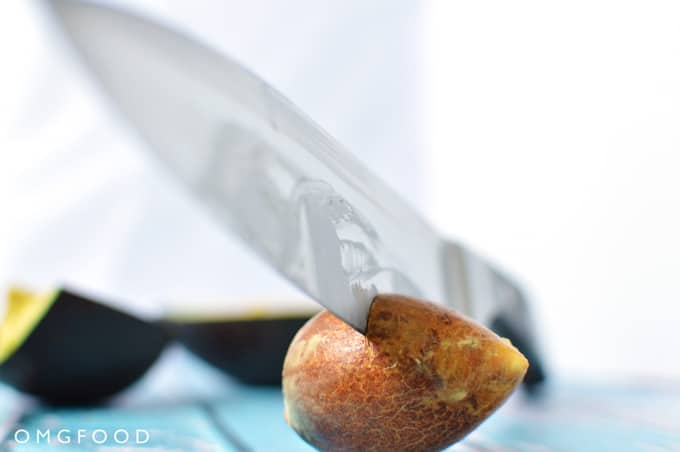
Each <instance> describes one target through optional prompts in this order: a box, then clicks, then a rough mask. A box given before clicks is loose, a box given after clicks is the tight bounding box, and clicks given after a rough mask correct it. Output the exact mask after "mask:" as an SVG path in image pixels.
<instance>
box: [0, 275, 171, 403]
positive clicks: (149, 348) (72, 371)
mask: <svg viewBox="0 0 680 452" xmlns="http://www.w3.org/2000/svg"><path fill="white" fill-rule="evenodd" d="M166 342H167V336H166V332H165V331H164V330H163V329H162V328H159V327H158V326H157V325H154V324H152V323H149V322H146V321H144V320H141V319H138V318H137V317H134V316H132V315H130V314H127V313H124V312H121V311H119V310H117V309H114V308H112V307H109V306H106V305H103V304H100V303H98V302H95V301H93V300H91V299H88V298H85V297H83V296H81V295H78V294H75V293H74V292H71V291H69V290H65V289H56V290H50V291H47V292H42V293H36V292H32V291H28V290H23V289H19V288H13V289H10V290H9V292H8V297H7V306H6V313H5V317H4V320H3V321H2V323H1V324H0V380H2V381H4V382H5V383H7V384H9V385H11V386H13V387H14V388H16V389H18V390H19V391H22V392H24V393H27V394H31V395H33V396H36V397H38V398H40V399H41V400H43V401H44V402H47V403H49V404H54V405H77V404H90V403H94V402H98V401H101V400H103V399H106V398H107V397H109V396H112V395H114V394H116V393H117V392H119V391H121V390H122V389H124V388H126V387H127V386H129V385H130V384H132V383H134V382H135V381H137V380H138V379H139V378H140V377H141V376H142V375H143V374H144V373H145V372H146V371H147V370H148V369H149V367H150V366H151V365H152V364H153V363H154V362H155V361H156V359H157V358H158V356H159V355H160V353H161V351H162V350H163V348H164V346H165V344H166Z"/></svg>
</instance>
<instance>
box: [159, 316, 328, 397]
mask: <svg viewBox="0 0 680 452" xmlns="http://www.w3.org/2000/svg"><path fill="white" fill-rule="evenodd" d="M315 313H316V312H291V313H285V314H275V313H273V312H268V311H253V312H250V313H246V314H244V315H241V316H236V317H230V316H224V315H219V314H216V315H213V316H209V317H194V318H192V317H186V316H185V317H170V318H168V319H167V320H165V322H164V324H165V327H166V328H168V330H169V331H170V333H171V334H172V336H173V337H174V338H175V339H176V340H177V341H179V342H180V343H181V344H183V345H184V346H185V347H186V348H187V349H188V350H190V351H191V352H192V353H194V354H195V355H197V356H199V357H201V358H202V359H203V360H205V361H207V362H208V363H210V364H212V365H213V366H214V367H216V368H218V369H220V370H222V371H223V372H225V373H227V374H229V375H231V376H233V377H235V378H236V379H237V380H239V381H240V382H242V383H245V384H249V385H273V386H276V385H281V367H282V366H283V359H284V357H285V356H286V351H287V349H288V345H289V344H290V341H291V340H292V339H293V337H294V336H295V333H296V332H297V331H298V330H299V329H300V328H301V327H302V325H304V324H305V323H306V322H307V321H308V320H309V319H310V318H311V317H312V316H313V315H314V314H315Z"/></svg>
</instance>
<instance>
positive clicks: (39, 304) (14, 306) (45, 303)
mask: <svg viewBox="0 0 680 452" xmlns="http://www.w3.org/2000/svg"><path fill="white" fill-rule="evenodd" d="M58 295H59V290H49V291H45V292H39V293H34V292H31V291H29V290H26V289H23V288H19V287H12V288H10V289H9V290H8V291H7V306H6V310H5V317H4V319H3V321H2V323H1V324H0V364H2V363H4V362H5V361H7V359H8V358H9V357H10V356H12V354H14V352H15V351H16V350H17V349H18V348H19V347H20V346H21V344H23V343H24V341H25V340H26V338H28V336H29V335H30V334H31V332H32V331H33V330H34V329H35V327H36V326H37V325H38V324H39V323H40V321H41V320H42V319H43V317H45V314H47V312H48V311H49V310H50V308H51V307H52V305H53V304H54V301H55V300H56V299H57V297H58Z"/></svg>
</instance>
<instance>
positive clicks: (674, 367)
mask: <svg viewBox="0 0 680 452" xmlns="http://www.w3.org/2000/svg"><path fill="white" fill-rule="evenodd" d="M130 3H132V2H130ZM27 5H28V3H25V2H5V3H3V4H2V6H1V7H0V30H1V31H0V51H1V52H2V54H3V55H4V56H5V60H4V61H3V63H2V71H1V74H2V75H1V78H0V80H1V81H2V83H1V84H0V284H2V285H6V284H9V283H10V282H13V281H25V282H28V283H31V284H34V285H49V284H54V283H59V282H63V281H67V282H70V283H72V284H75V285H77V286H78V287H81V288H84V289H86V290H90V291H93V292H101V293H102V294H104V295H106V296H110V297H112V298H113V299H119V300H123V301H125V300H127V301H128V303H129V304H132V305H133V307H134V308H137V309H140V310H141V311H144V310H149V309H150V308H152V307H153V306H155V303H156V302H157V301H158V300H163V301H165V300H167V299H168V298H172V297H176V298H178V299H182V300H191V302H192V303H194V304H195V305H202V306H212V305H213V303H214V300H216V299H220V300H221V301H222V303H223V305H221V306H222V307H223V306H224V303H225V302H224V300H225V299H232V300H233V299H236V298H239V297H242V296H255V297H260V298H262V297H270V298H276V297H284V296H285V297H297V296H298V295H297V294H296V293H295V292H294V291H292V290H291V289H290V288H288V287H287V286H286V285H285V284H284V283H283V282H281V281H279V280H278V279H277V278H275V277H273V276H272V275H271V274H270V273H269V272H268V271H267V270H266V269H264V268H263V267H261V266H260V265H259V264H258V263H257V262H256V261H255V259H253V258H252V256H250V255H249V254H248V253H247V252H245V251H243V250H242V249H241V248H240V246H239V245H238V244H235V243H233V242H231V241H229V240H228V239H225V238H223V237H222V235H221V234H220V232H219V231H218V230H217V229H216V228H215V226H214V225H213V224H211V223H209V222H208V221H206V220H205V219H204V218H203V217H202V216H201V215H200V214H199V213H198V212H195V211H194V210H193V208H192V206H191V205H190V204H189V203H187V202H186V200H184V199H182V198H181V197H180V196H179V195H178V193H176V192H175V191H174V190H173V189H172V187H170V186H169V185H168V184H167V181H165V180H164V179H163V177H162V176H161V175H159V174H157V172H156V170H155V169H154V168H152V167H150V166H149V163H148V162H147V161H146V160H145V158H144V157H143V154H142V153H141V152H139V149H137V147H138V146H139V144H138V143H137V142H136V141H135V139H134V138H132V137H131V135H130V134H129V131H128V130H127V129H125V127H124V126H122V125H121V124H120V123H119V122H118V121H117V119H116V118H115V117H114V116H112V115H111V114H110V113H109V112H108V110H107V109H106V108H105V107H104V106H103V105H102V103H101V99H99V98H98V97H97V94H96V91H95V90H94V89H93V88H92V86H90V85H89V81H88V80H87V78H86V76H85V75H84V73H82V71H81V70H80V68H78V67H77V65H75V63H74V62H73V61H72V59H71V56H70V55H69V53H68V52H67V51H65V50H64V49H63V48H62V47H61V45H60V43H59V42H58V39H56V38H55V35H54V34H53V30H51V29H50V27H49V25H48V22H47V21H46V20H45V18H44V17H42V15H41V14H40V13H39V11H38V10H37V9H36V8H34V7H33V6H27ZM138 7H139V8H142V9H143V10H145V11H148V12H150V13H152V14H154V15H156V16H158V17H161V18H163V19H164V20H167V21H170V22H172V23H175V24H177V25H178V26H180V27H182V28H184V29H187V30H189V31H191V32H192V33H194V34H196V35H198V36H199V37H201V39H203V40H205V41H208V42H210V43H211V44H212V45H213V46H215V47H217V48H219V49H220V50H222V51H225V52H228V53H230V54H232V55H234V56H236V57H237V58H239V59H240V60H241V61H244V62H245V63H246V64H248V65H249V66H250V67H252V68H253V69H255V70H256V71H257V72H259V73H260V74H261V75H262V76H263V77H264V78H266V79H268V80H270V81H272V82H273V83H274V84H275V85H276V86H277V87H278V88H280V89H281V90H282V91H284V92H285V93H286V94H287V95H288V96H289V97H290V98H291V99H293V100H294V101H295V102H296V103H298V104H299V105H301V106H302V107H303V109H304V110H306V111H307V112H308V113H310V115H311V116H312V117H314V118H315V119H317V120H318V121H319V122H320V123H321V124H322V125H323V126H324V127H325V128H327V129H328V130H329V131H330V132H332V133H333V134H334V135H335V136H337V137H338V138H339V139H340V140H341V141H342V142H344V143H346V144H347V145H348V147H349V148H350V149H352V151H353V152H355V153H356V154H357V155H358V156H359V157H360V158H361V159H362V160H364V161H365V162H366V163H367V164H368V165H370V166H371V167H372V168H373V169H374V170H375V171H376V172H377V173H378V174H380V176H381V177H383V178H384V179H385V180H386V181H387V182H388V183H389V184H390V185H392V186H393V187H394V188H395V189H397V190H398V191H399V192H400V193H402V194H403V195H404V196H406V197H408V198H409V200H410V201H411V202H413V203H414V204H415V205H416V206H417V207H418V208H419V209H421V210H422V211H423V212H424V213H425V214H426V215H427V216H428V217H429V218H430V219H431V220H432V221H433V222H434V223H435V224H436V225H437V226H438V227H439V228H440V229H441V230H442V231H445V232H446V233H447V234H448V235H450V236H452V237H456V238H460V239H463V240H465V241H466V242H468V243H470V244H472V245H473V246H475V247H476V248H477V249H479V250H480V251H482V252H483V253H485V254H486V255H488V256H491V257H493V258H495V259H496V260H498V261H499V262H500V263H501V264H503V265H504V266H505V267H507V268H509V269H511V270H513V271H514V272H515V273H516V274H518V275H519V276H520V277H521V278H522V279H523V280H524V281H525V282H526V283H527V286H528V287H529V288H530V289H531V291H532V293H533V295H534V298H535V301H536V310H537V314H538V319H539V325H540V328H541V332H542V333H543V336H544V337H545V338H546V349H547V351H548V352H549V353H550V356H551V361H552V362H551V364H552V365H553V366H554V368H555V369H556V370H557V372H558V373H560V374H562V375H586V376H590V377H593V376H596V377H603V378H623V377H627V376H655V377H659V376H661V377H676V378H680V336H679V335H678V334H677V333H676V331H677V330H678V327H677V325H678V319H679V318H680V275H679V273H680V272H679V269H680V259H679V257H678V256H680V238H678V231H679V230H680V213H678V211H679V209H678V206H679V205H680V177H678V172H679V171H680V128H679V127H678V125H679V124H680V26H679V25H678V24H680V5H678V4H677V3H675V2H665V3H664V2H643V1H640V2H620V1H617V2H614V1H612V2H604V1H590V2H569V3H560V4H558V3H556V2H555V3H553V2H539V1H536V2H523V1H516V2H501V1H496V2H448V1H440V2H421V3H414V2H407V1H402V2H392V1H390V2H387V1H385V2H375V3H373V2H370V3H369V2H361V1H354V2H330V1H328V2H318V1H292V2H273V1H272V2H267V1H257V2H231V3H230V2H206V1H203V2H192V3H191V4H190V3H188V2H179V1H170V2H163V1H153V2H144V3H143V6H138ZM151 310H152V309H151Z"/></svg>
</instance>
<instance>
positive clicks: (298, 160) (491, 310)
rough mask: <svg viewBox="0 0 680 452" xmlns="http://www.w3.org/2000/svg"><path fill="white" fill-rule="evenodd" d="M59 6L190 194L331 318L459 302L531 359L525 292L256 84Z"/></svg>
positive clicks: (187, 50)
mask: <svg viewBox="0 0 680 452" xmlns="http://www.w3.org/2000/svg"><path fill="white" fill-rule="evenodd" d="M50 3H51V5H52V7H53V10H54V13H55V16H56V17H57V19H58V21H59V22H60V23H61V25H62V26H63V29H64V30H65V31H66V34H67V36H68V38H69V39H70V41H71V43H72V44H73V46H74V47H75V49H76V51H77V53H78V54H79V55H80V56H81V57H82V59H83V61H84V62H85V64H86V66H87V67H88V68H89V69H90V70H91V72H92V73H93V75H94V76H95V77H96V78H97V79H98V80H99V82H100V84H101V86H102V88H103V89H104V91H105V92H106V93H107V94H108V95H109V97H110V98H111V99H112V100H113V102H114V104H115V105H116V106H117V107H118V109H119V110H120V111H121V112H122V113H123V116H124V117H125V118H126V119H127V120H128V121H129V122H130V124H132V125H133V126H134V128H135V129H136V131H137V132H138V133H139V134H140V135H141V137H142V138H143V139H144V140H145V141H146V142H147V143H148V145H149V146H148V148H149V149H150V150H151V151H153V153H154V154H155V155H156V156H157V157H158V159H159V161H160V162H162V163H163V164H164V165H165V166H166V167H167V168H168V169H169V170H170V171H171V172H172V173H173V174H174V176H175V177H176V179H177V180H178V181H179V183H180V184H181V185H182V186H184V187H185V188H186V189H187V190H188V191H189V192H190V193H191V194H192V195H193V196H194V198H195V199H196V200H197V201H198V202H199V203H200V204H202V205H203V206H204V208H205V210H206V212H208V213H209V214H211V215H212V216H213V217H214V218H215V219H216V220H217V221H218V222H220V223H221V224H223V225H224V226H225V229H228V230H230V231H231V232H232V233H235V234H236V235H237V236H239V237H240V238H241V239H242V240H243V241H244V242H245V243H246V244H247V245H249V246H250V247H251V248H252V249H253V250H254V251H256V252H257V253H258V254H259V255H260V256H261V257H262V259H263V260H264V261H266V262H267V263H268V264H270V265H271V266H272V267H273V268H275V269H276V270H277V271H278V272H279V273H281V274H282V275H283V276H284V277H286V278H287V279H288V280H289V281H290V282H292V283H293V284H294V285H296V286H297V287H299V288H300V289H302V290H303V291H304V292H306V293H307V294H308V295H309V296H310V297H312V298H313V299H315V300H316V301H317V302H319V303H320V304H322V305H323V306H325V307H326V308H328V309H329V310H330V311H331V312H333V313H334V314H336V315H337V316H339V317H340V318H342V319H343V320H344V321H346V322H347V323H348V324H350V325H351V326H353V327H354V328H355V329H357V330H359V331H361V332H365V330H366V322H367V318H368V312H369V308H370V304H371V302H372V300H373V298H374V297H375V295H376V294H377V293H400V294H404V295H410V296H414V297H421V298H427V299H430V300H433V301H436V302H441V303H445V304H448V305H449V306H451V307H453V308H454V309H457V310H458V311H460V312H462V313H464V314H466V315H468V316H471V317H473V318H475V319H476V320H478V321H480V322H481V323H484V324H486V325H487V326H491V327H496V328H500V329H504V331H506V334H508V335H510V336H513V337H514V339H513V340H514V341H515V342H524V343H525V348H531V347H533V334H532V330H531V323H530V316H529V312H528V309H527V302H526V299H525V295H524V292H523V291H522V289H521V288H520V287H519V285H518V284H517V283H516V282H515V280H513V279H512V278H510V277H508V276H507V274H505V273H504V272H502V271H500V270H499V269H498V268H497V267H495V266H494V265H491V264H490V263H489V262H488V261H487V260H485V259H483V258H482V257H480V256H479V255H477V254H476V253H474V252H472V251H471V250H469V249H468V248H466V247H465V246H463V245H462V244H460V243H455V242H452V241H447V240H445V239H443V238H442V237H441V236H440V235H439V234H438V233H437V232H436V231H435V230H434V229H433V228H432V227H431V226H430V225H429V224H428V223H427V222H426V221H425V220H423V219H422V218H421V217H420V215H419V214H418V213H417V212H416V211H415V210H414V209H413V208H412V207H411V206H409V205H408V204H406V203H405V202H404V201H402V200H401V199H400V198H399V197H398V196H397V195H396V194H395V193H394V192H393V191H392V190H391V189H390V188H389V187H387V186H386V185H385V184H384V183H382V182H381V181H380V180H379V179H378V178H377V177H375V176H374V175H373V174H372V173H371V172H370V171H369V170H368V169H367V168H365V167H364V166H363V165H362V164H361V163H360V162H359V161H358V160H356V159H355V158H354V157H353V156H352V155H351V154H350V153H349V152H348V151H347V150H345V149H344V148H343V147H342V146H341V145H340V144H339V143H338V142H337V141H335V140H334V139H333V138H332V137H330V136H329V135H328V134H327V133H325V132H324V131H323V130H322V129H321V128H320V127H319V126H317V125H316V124H315V123H314V122H313V121H311V120H310V119H309V118H307V117H306V116H305V115H304V114H303V113H302V112H300V111H299V110H298V109H297V108H296V107H295V106H294V105H293V104H292V103H291V102H290V101H288V100H287V99H286V98H284V97H283V96H282V95H281V94H279V93H278V92H276V91H275V90H274V89H273V88H272V87H271V86H269V85H268V84H267V83H266V82H264V81H263V80H261V79H260V78H259V77H257V76H256V75H255V74H253V73H252V72H250V71H249V70H247V69H245V68H244V67H243V66H242V65H240V64H239V63H237V62H236V61H234V60H232V59H230V58H228V57H226V56H224V55H220V54H218V53H217V52H215V51H213V50H211V49H210V48H208V47H206V46H204V45H202V44H199V43H197V42H196V41H195V40H193V39H191V38H190V37H187V36H185V35H182V34H180V33H178V32H176V31H174V30H172V29H170V28H168V27H165V26H163V25H161V24H158V23H154V22H152V21H150V20H147V19H144V18H141V17H137V16H135V15H133V14H130V13H127V12H124V11H122V10H118V9H114V8H111V7H106V6H101V5H94V4H90V3H86V2H80V1H71V0H52V1H51V2H50ZM499 322H500V323H499ZM499 325H500V326H499ZM534 348H535V347H534ZM523 351H525V353H526V350H523Z"/></svg>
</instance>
